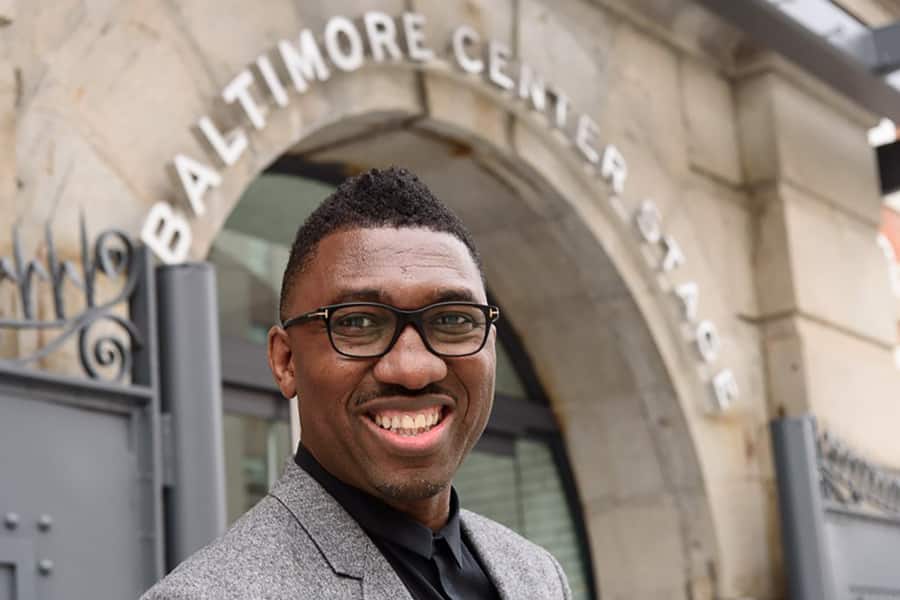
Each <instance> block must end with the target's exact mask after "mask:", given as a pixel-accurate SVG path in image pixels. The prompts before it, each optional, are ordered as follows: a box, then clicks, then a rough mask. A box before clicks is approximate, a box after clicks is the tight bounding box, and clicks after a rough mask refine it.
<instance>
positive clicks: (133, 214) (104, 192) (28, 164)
mask: <svg viewBox="0 0 900 600" xmlns="http://www.w3.org/2000/svg"><path fill="white" fill-rule="evenodd" d="M95 141H96V140H90V139H85V138H84V137H82V135H81V132H80V131H78V130H77V129H75V128H74V126H73V124H72V123H70V122H68V121H66V120H64V119H62V118H61V117H59V116H58V115H55V114H53V113H51V112H43V111H37V110H34V109H32V110H31V111H29V114H28V115H27V118H24V119H23V122H22V123H21V125H20V126H19V128H18V144H17V148H16V152H17V156H18V177H19V179H20V180H21V181H22V188H21V189H20V190H19V191H18V195H17V196H18V200H17V202H18V203H20V204H21V206H22V207H23V210H22V211H21V212H20V213H19V216H20V218H21V219H22V225H23V227H24V228H25V230H26V233H28V239H29V241H28V242H27V243H26V244H25V247H26V252H28V253H31V252H34V251H35V249H36V248H38V247H39V246H40V245H41V244H43V237H44V233H43V227H44V225H45V224H46V223H50V224H51V228H52V230H53V233H54V238H55V244H56V248H57V251H58V252H59V253H60V255H62V256H78V255H79V253H80V235H79V227H78V223H79V220H80V218H81V215H82V214H83V215H84V218H85V222H86V225H87V230H88V236H89V238H90V239H93V238H94V237H95V236H96V235H97V234H99V233H100V232H101V231H103V230H106V229H112V228H115V229H123V230H125V231H126V232H128V233H130V234H132V235H134V234H136V232H137V231H136V230H137V227H138V224H139V223H141V222H142V219H143V217H144V214H145V212H146V211H147V210H149V206H150V204H149V202H150V201H151V200H152V198H146V199H145V198H142V197H140V196H137V195H136V194H135V192H134V188H133V187H132V185H131V182H130V181H129V180H128V179H127V178H126V176H124V175H123V173H122V172H121V171H120V170H119V169H118V168H117V164H116V162H115V160H113V159H112V157H111V156H110V155H108V154H106V152H105V149H104V148H101V147H98V146H96V145H95V144H94V142H95ZM123 152H124V150H123ZM132 160H134V161H135V162H137V161H138V158H137V157H132ZM145 202H147V203H146V204H145ZM26 207H27V208H26Z"/></svg>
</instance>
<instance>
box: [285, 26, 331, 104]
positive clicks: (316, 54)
mask: <svg viewBox="0 0 900 600" xmlns="http://www.w3.org/2000/svg"><path fill="white" fill-rule="evenodd" d="M278 53H279V54H280V55H281V61H282V62H283V63H284V67H285V68H286V69H287V72H288V74H289V75H290V76H291V81H293V82H294V88H295V89H296V90H297V91H298V92H300V93H301V94H302V93H303V92H305V91H306V90H307V89H309V85H308V84H307V81H313V80H315V79H318V80H319V81H325V80H327V79H328V78H329V77H330V76H331V72H330V71H329V70H328V66H327V65H326V64H325V59H324V58H323V57H322V51H321V50H320V49H319V45H318V44H317V43H316V38H315V37H313V34H312V32H310V30H309V29H304V30H303V31H301V32H300V39H299V43H298V45H297V46H294V45H293V44H291V43H290V42H288V41H285V40H281V41H280V42H278Z"/></svg>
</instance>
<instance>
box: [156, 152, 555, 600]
mask: <svg viewBox="0 0 900 600" xmlns="http://www.w3.org/2000/svg"><path fill="white" fill-rule="evenodd" d="M498 318H499V310H498V309H497V307H495V306H491V305H489V304H488V303H487V296H486V294H485V288H484V282H483V277H482V272H481V263H480V259H479V255H478V252H477V250H476V248H475V245H474V243H473V241H472V239H471V236H470V235H469V233H468V231H467V230H466V229H465V227H464V226H463V225H462V223H461V222H460V221H459V219H458V218H457V217H456V216H455V215H454V214H453V213H452V212H450V211H449V209H447V208H446V207H445V206H444V205H443V204H442V203H440V202H439V201H438V200H437V199H435V198H434V196H433V195H432V194H431V192H430V191H429V190H428V188H427V187H425V185H424V184H423V183H422V182H421V181H419V180H418V179H417V178H416V177H415V176H414V175H413V174H411V173H410V172H409V171H406V170H404V169H396V168H391V169H386V170H383V171H380V170H372V171H369V172H367V173H364V174H362V175H360V176H358V177H355V178H352V179H349V180H347V181H345V182H344V183H343V184H342V185H341V186H340V187H339V188H338V189H337V190H336V191H335V192H334V194H332V196H330V197H329V198H328V199H327V200H326V201H325V202H324V203H323V204H322V205H321V206H320V207H319V208H318V209H317V210H316V211H315V212H314V213H313V214H312V215H311V216H310V218H309V219H308V220H307V221H306V223H305V224H303V226H301V227H300V229H299V231H298V232H297V237H296V239H295V241H294V244H293V246H292V248H291V255H290V259H289V261H288V265H287V268H286V269H285V274H284V279H283V282H282V293H281V324H280V325H279V326H275V327H273V328H272V329H271V331H270V332H269V365H270V367H271V369H272V373H273V375H274V377H275V380H276V381H277V383H278V387H279V388H280V389H281V392H282V394H284V396H285V397H291V396H293V395H294V394H296V395H297V396H298V397H299V399H300V402H299V406H300V424H301V430H302V441H301V443H300V446H299V447H298V449H297V454H296V456H295V457H294V460H293V461H292V462H291V463H289V464H288V465H287V467H286V468H285V471H284V474H283V475H282V477H281V479H280V480H279V481H278V482H277V483H276V484H275V486H274V487H273V489H272V490H271V491H270V493H269V495H268V496H267V497H266V498H264V499H263V500H262V501H260V502H259V504H257V505H256V506H255V507H254V508H252V509H251V510H250V511H249V512H247V513H246V514H245V515H244V516H243V517H241V518H240V519H239V520H238V521H237V522H236V523H235V524H234V525H233V526H232V528H231V529H230V530H229V531H228V532H227V533H226V534H225V535H224V536H223V537H221V538H219V539H218V540H216V541H215V542H213V543H212V544H211V545H210V546H207V547H206V548H204V549H203V550H201V551H199V552H198V553H197V554H195V555H194V556H192V557H191V558H189V559H188V560H187V561H185V562H184V563H183V564H182V565H181V566H179V567H178V568H177V569H176V570H175V571H174V572H173V573H172V574H171V575H170V576H169V577H167V578H166V579H165V580H163V582H161V583H160V584H158V585H157V586H156V587H154V588H153V589H151V590H150V591H149V592H148V593H147V594H146V595H145V597H144V598H145V599H146V600H162V599H170V600H176V599H177V600H188V599H190V600H194V599H200V598H204V599H206V598H210V599H220V598H221V599H238V598H241V599H251V598H253V599H256V598H266V599H276V598H277V599H280V598H284V599H288V598H291V599H307V598H308V599H315V600H319V599H322V598H364V599H366V600H374V599H385V600H387V599H391V600H393V599H398V598H402V599H415V600H420V599H466V600H469V599H473V600H474V599H481V598H485V599H493V598H503V599H508V600H522V599H534V600H539V599H544V598H547V599H551V598H552V599H557V598H570V597H571V593H570V591H569V587H568V584H567V582H566V578H565V575H564V574H563V571H562V569H561V568H560V566H559V564H558V563H557V561H556V560H555V559H554V558H553V557H552V556H551V555H550V554H549V553H547V552H546V551H545V550H543V549H542V548H540V547H538V546H536V545H534V544H532V543H531V542H528V541H527V540H525V539H524V538H522V537H521V536H519V535H518V534H516V533H514V532H512V531H510V530H509V529H506V528H505V527H503V526H501V525H499V524H497V523H494V522H493V521H490V520H488V519H486V518H484V517H481V516H478V515H476V514H474V513H471V512H468V511H466V510H463V509H461V508H460V499H459V498H458V497H457V495H456V492H455V491H454V490H453V487H452V485H451V481H452V479H453V476H454V474H455V473H456V471H457V469H458V468H459V466H460V464H461V463H462V461H463V460H464V459H465V457H466V455H467V454H468V453H469V451H470V450H471V449H472V447H473V446H474V445H475V443H476V442H477V441H478V438H479V437H480V436H481V434H482V432H483V431H484V428H485V425H486V424H487V421H488V417H489V416H490V412H491V405H492V401H493V395H494V369H495V350H494V345H495V342H496V329H495V326H494V323H495V322H496V321H497V319H498Z"/></svg>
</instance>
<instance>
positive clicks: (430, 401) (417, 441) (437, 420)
mask: <svg viewBox="0 0 900 600" xmlns="http://www.w3.org/2000/svg"><path fill="white" fill-rule="evenodd" d="M359 408H360V411H359V412H360V413H361V414H360V416H361V417H362V418H363V420H364V421H365V422H366V425H367V427H368V428H369V430H370V431H371V432H372V433H374V434H375V436H376V437H377V438H378V439H379V440H380V441H381V442H382V443H385V444H386V445H388V446H389V447H391V448H392V449H393V450H394V451H399V452H401V453H404V454H407V453H412V454H419V453H422V452H428V451H431V450H433V448H434V446H435V445H436V444H438V443H439V442H440V440H441V439H442V437H443V432H444V431H445V430H446V428H447V425H448V424H449V423H450V422H451V421H452V419H453V412H454V410H453V409H454V403H453V402H452V400H451V399H450V398H448V397H446V396H444V397H441V396H438V397H435V396H426V397H412V398H410V397H402V398H377V399H374V400H371V401H370V402H367V403H366V405H365V406H361V407H359Z"/></svg>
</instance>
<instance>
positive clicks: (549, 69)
mask: <svg viewBox="0 0 900 600" xmlns="http://www.w3.org/2000/svg"><path fill="white" fill-rule="evenodd" d="M612 39H613V36H612V33H611V25H610V22H609V18H608V16H607V13H606V12H605V11H601V10H597V9H596V7H594V6H591V5H590V4H587V3H581V2H557V3H553V4H548V3H547V2H542V1H540V0H523V1H521V2H519V14H518V27H517V44H516V55H517V57H518V59H519V60H520V61H522V62H524V63H525V64H527V65H528V66H529V67H531V68H532V69H533V70H534V71H535V72H536V73H537V74H538V75H540V76H541V78H542V79H543V80H544V82H545V83H546V84H547V85H552V87H553V88H554V89H556V90H561V91H562V92H564V93H565V95H566V96H567V97H568V98H569V101H570V102H571V109H570V110H571V111H572V113H571V114H572V115H574V117H577V114H579V113H581V112H589V113H590V114H591V115H594V116H596V115H601V114H603V112H604V106H605V105H606V102H607V99H608V97H609V93H608V92H609V69H610V65H609V64H608V61H609V60H610V49H611V46H612ZM548 40H553V43H552V44H548V43H547V42H548ZM548 106H550V105H548ZM548 114H552V106H551V107H550V108H548ZM574 117H573V118H574Z"/></svg>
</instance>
